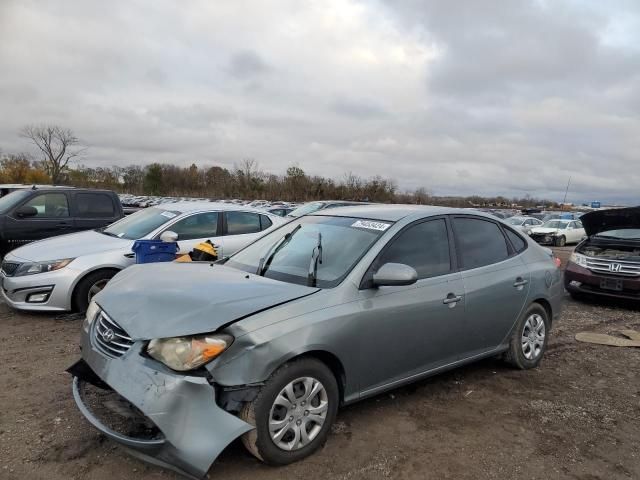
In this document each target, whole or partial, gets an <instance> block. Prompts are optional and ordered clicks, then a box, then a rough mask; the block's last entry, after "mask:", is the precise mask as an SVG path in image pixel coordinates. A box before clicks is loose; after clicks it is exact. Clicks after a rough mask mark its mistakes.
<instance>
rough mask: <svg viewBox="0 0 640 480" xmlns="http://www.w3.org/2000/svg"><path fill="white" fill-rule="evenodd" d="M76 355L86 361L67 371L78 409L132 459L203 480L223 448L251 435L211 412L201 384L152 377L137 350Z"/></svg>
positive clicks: (153, 367) (208, 389) (174, 376)
mask: <svg viewBox="0 0 640 480" xmlns="http://www.w3.org/2000/svg"><path fill="white" fill-rule="evenodd" d="M85 338H86V337H85ZM82 348H83V357H84V359H83V360H81V361H80V362H78V363H76V364H75V365H74V366H72V367H71V368H70V369H69V372H70V373H71V374H72V375H73V376H74V378H73V397H74V399H75V401H76V404H77V405H78V409H79V410H80V411H81V412H82V414H83V415H84V416H85V417H86V418H87V420H88V421H89V423H91V424H92V425H93V426H94V427H95V428H97V429H98V430H100V431H101V432H102V433H103V434H104V435H105V436H107V437H108V438H110V439H111V440H113V441H115V442H118V443H119V444H120V445H122V446H123V447H124V448H125V449H126V450H127V451H128V452H129V453H130V454H132V455H133V456H135V457H138V458H140V459H142V460H144V461H146V462H149V463H152V464H154V465H158V466H161V467H165V468H168V469H171V470H173V471H175V472H178V473H180V474H182V475H185V476H187V477H189V478H202V477H204V476H205V475H206V474H207V472H208V470H209V468H210V467H211V465H212V463H213V462H214V460H215V459H216V457H217V456H218V455H219V454H220V453H221V452H222V450H224V449H225V448H226V447H227V445H228V444H229V443H231V442H232V441H233V440H235V439H236V438H237V437H239V436H240V435H242V434H243V433H246V432H248V431H249V430H252V429H253V427H252V426H251V425H249V424H247V423H245V422H243V421H242V420H240V419H239V418H238V417H236V416H234V415H232V414H230V413H228V412H226V411H225V410H223V409H221V408H220V407H219V406H218V405H217V404H216V399H215V395H216V392H215V389H214V387H213V386H212V385H210V384H209V382H208V381H207V380H206V378H204V377H197V376H188V375H181V374H178V373H176V372H173V371H170V370H168V369H162V370H160V369H158V368H157V367H158V365H157V362H154V361H152V360H150V359H148V358H146V357H144V356H143V355H141V351H140V349H141V345H140V344H136V345H134V346H133V347H132V348H131V349H130V350H129V351H128V352H127V353H126V354H124V355H123V356H122V357H120V358H115V359H112V358H107V357H105V356H104V355H102V354H101V353H99V352H97V351H96V350H95V349H92V347H91V345H90V342H83V346H82Z"/></svg>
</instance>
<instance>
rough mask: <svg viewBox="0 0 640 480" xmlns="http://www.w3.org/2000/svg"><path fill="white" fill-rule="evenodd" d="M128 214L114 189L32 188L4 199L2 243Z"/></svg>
mask: <svg viewBox="0 0 640 480" xmlns="http://www.w3.org/2000/svg"><path fill="white" fill-rule="evenodd" d="M123 216H124V214H123V211H122V205H121V204H120V199H119V198H118V195H116V194H115V193H114V192H112V191H110V190H94V189H84V188H74V187H35V186H34V187H29V188H23V189H17V190H15V191H13V192H11V193H9V194H7V195H4V196H3V197H2V198H0V244H1V247H2V250H3V251H6V250H7V249H8V248H11V247H13V246H17V244H20V243H24V242H30V241H33V240H41V239H43V238H48V237H53V236H55V235H62V234H65V233H72V232H78V231H80V230H89V229H93V228H98V227H103V226H105V225H109V224H110V223H113V222H115V221H116V220H119V219H120V218H122V217H123Z"/></svg>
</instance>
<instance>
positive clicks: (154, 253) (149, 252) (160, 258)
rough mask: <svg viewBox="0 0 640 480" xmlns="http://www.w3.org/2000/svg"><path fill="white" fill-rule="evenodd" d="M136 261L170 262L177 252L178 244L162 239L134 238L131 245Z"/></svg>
mask: <svg viewBox="0 0 640 480" xmlns="http://www.w3.org/2000/svg"><path fill="white" fill-rule="evenodd" d="M131 250H133V253H135V254H136V263H155V262H172V261H173V260H175V259H176V253H178V244H177V243H175V242H163V241H162V240H136V241H135V243H134V244H133V247H131Z"/></svg>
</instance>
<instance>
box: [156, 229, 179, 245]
mask: <svg viewBox="0 0 640 480" xmlns="http://www.w3.org/2000/svg"><path fill="white" fill-rule="evenodd" d="M160 240H162V241H163V242H166V243H176V242H177V241H178V234H177V233H176V232H172V231H171V230H165V231H164V232H162V234H161V235H160Z"/></svg>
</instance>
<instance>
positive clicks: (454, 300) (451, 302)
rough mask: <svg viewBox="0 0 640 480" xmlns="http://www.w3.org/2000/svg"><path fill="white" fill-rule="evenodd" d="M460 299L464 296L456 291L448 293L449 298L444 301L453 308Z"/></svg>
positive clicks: (443, 301)
mask: <svg viewBox="0 0 640 480" xmlns="http://www.w3.org/2000/svg"><path fill="white" fill-rule="evenodd" d="M460 300H462V296H461V295H456V294H455V293H450V294H449V295H447V298H445V299H444V300H442V303H444V304H445V305H449V308H453V307H455V306H456V304H457V303H458V302H459V301H460Z"/></svg>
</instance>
